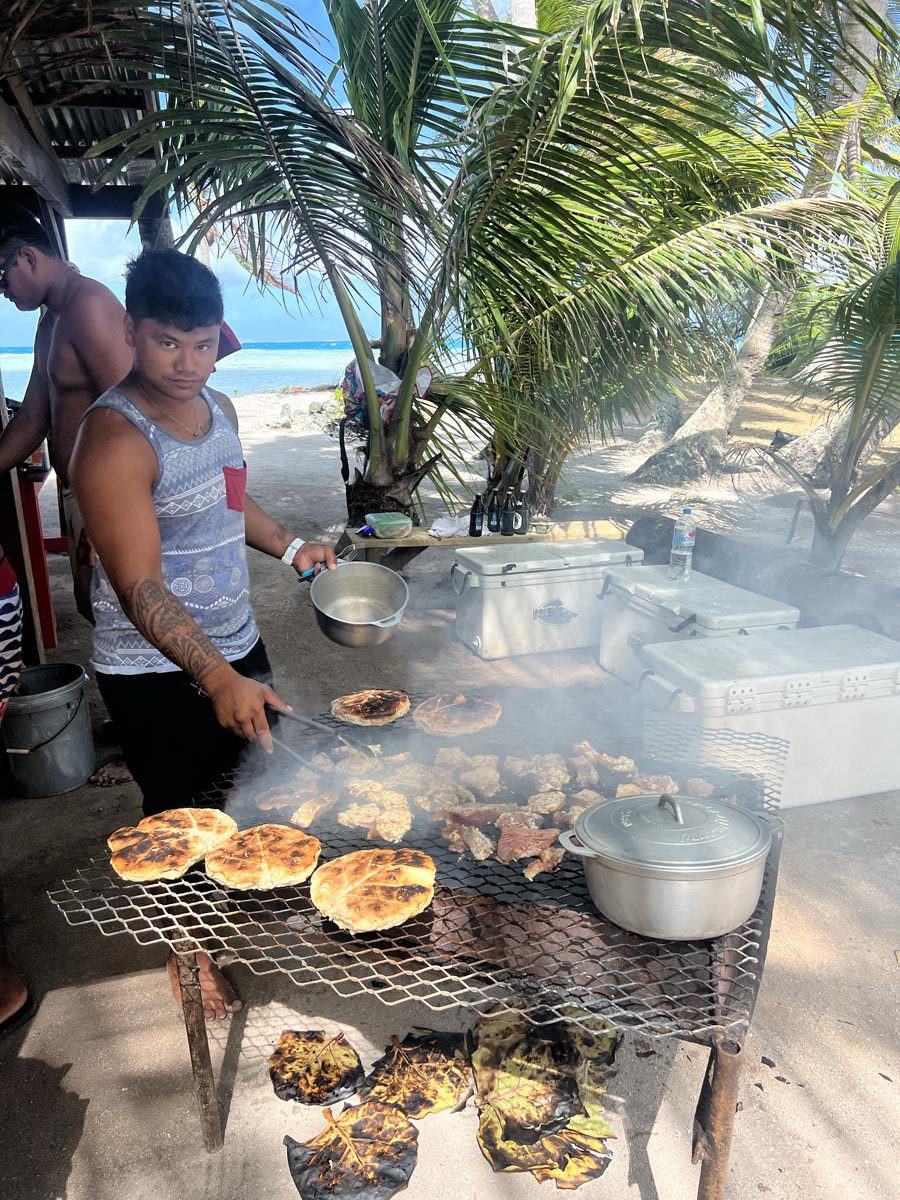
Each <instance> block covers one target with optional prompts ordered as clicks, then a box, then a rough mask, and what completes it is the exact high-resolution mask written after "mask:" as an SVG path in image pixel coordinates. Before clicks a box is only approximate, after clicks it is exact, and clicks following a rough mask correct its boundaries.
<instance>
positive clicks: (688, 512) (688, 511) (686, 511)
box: [681, 508, 693, 517]
mask: <svg viewBox="0 0 900 1200" xmlns="http://www.w3.org/2000/svg"><path fill="white" fill-rule="evenodd" d="M692 511H693V510H692V509H691V508H683V509H682V510H681V515H682V516H684V517H689V516H690V515H691V512H692Z"/></svg>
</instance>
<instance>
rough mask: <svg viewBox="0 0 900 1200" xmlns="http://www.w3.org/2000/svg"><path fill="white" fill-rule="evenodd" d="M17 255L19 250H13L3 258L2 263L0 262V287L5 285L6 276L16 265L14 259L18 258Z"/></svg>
mask: <svg viewBox="0 0 900 1200" xmlns="http://www.w3.org/2000/svg"><path fill="white" fill-rule="evenodd" d="M18 257H19V251H18V250H13V252H12V254H10V255H9V256H8V257H7V258H5V259H4V260H3V262H2V263H0V287H4V286H5V285H6V276H7V275H8V274H9V272H10V271H11V270H12V269H13V267H14V266H15V265H16V260H17V259H18Z"/></svg>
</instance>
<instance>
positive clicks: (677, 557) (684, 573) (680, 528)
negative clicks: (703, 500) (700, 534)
mask: <svg viewBox="0 0 900 1200" xmlns="http://www.w3.org/2000/svg"><path fill="white" fill-rule="evenodd" d="M696 537H697V526H696V524H695V523H694V519H693V517H692V516H691V510H690V508H683V509H682V510H681V516H680V517H679V518H678V520H677V521H676V522H675V528H674V529H673V530H672V551H671V553H670V555H669V578H670V579H671V580H672V581H673V582H674V583H687V582H688V580H689V579H690V577H691V566H692V565H693V562H694V542H695V540H696Z"/></svg>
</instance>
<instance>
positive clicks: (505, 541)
mask: <svg viewBox="0 0 900 1200" xmlns="http://www.w3.org/2000/svg"><path fill="white" fill-rule="evenodd" d="M626 531H627V526H626V525H624V524H622V525H617V524H615V523H614V522H612V521H606V520H596V521H554V522H552V523H551V525H550V528H549V530H548V531H547V532H546V533H521V534H513V536H512V537H503V536H502V534H499V533H490V534H485V535H484V536H483V537H478V538H475V537H468V536H463V537H446V538H436V537H432V536H431V535H430V534H429V533H428V531H427V530H425V529H413V530H412V532H411V533H409V534H407V536H406V537H404V538H376V537H362V536H360V534H358V533H357V532H356V530H355V529H352V528H350V527H349V526H348V527H347V528H346V529H345V530H344V532H343V533H342V534H341V537H340V540H339V541H338V544H337V546H335V550H337V551H338V552H340V551H342V550H345V549H348V548H349V547H352V548H353V549H354V550H355V551H356V552H357V557H358V558H360V559H362V561H363V562H376V563H381V564H382V565H383V566H385V567H392V568H393V569H394V570H395V571H396V570H400V569H401V568H403V567H405V566H406V565H407V563H410V562H412V560H413V559H414V558H417V557H418V555H420V554H423V553H424V552H425V551H426V550H430V549H432V548H433V547H435V546H438V547H452V548H453V549H458V548H459V547H460V546H499V545H522V544H524V543H526V542H567V541H580V540H582V539H585V538H611V539H614V540H617V541H621V539H622V538H624V536H625V533H626Z"/></svg>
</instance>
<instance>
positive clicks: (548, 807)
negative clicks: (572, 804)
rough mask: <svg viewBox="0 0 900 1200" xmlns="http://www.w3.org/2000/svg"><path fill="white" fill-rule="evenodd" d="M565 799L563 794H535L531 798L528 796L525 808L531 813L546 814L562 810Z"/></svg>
mask: <svg viewBox="0 0 900 1200" xmlns="http://www.w3.org/2000/svg"><path fill="white" fill-rule="evenodd" d="M565 803H566V797H565V794H564V793H563V792H535V794H534V795H533V796H529V797H528V799H527V800H526V801H525V805H526V807H527V808H528V809H529V810H530V811H531V812H536V813H543V814H544V815H545V816H546V814H547V813H552V812H556V810H557V809H559V808H564V807H565Z"/></svg>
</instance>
